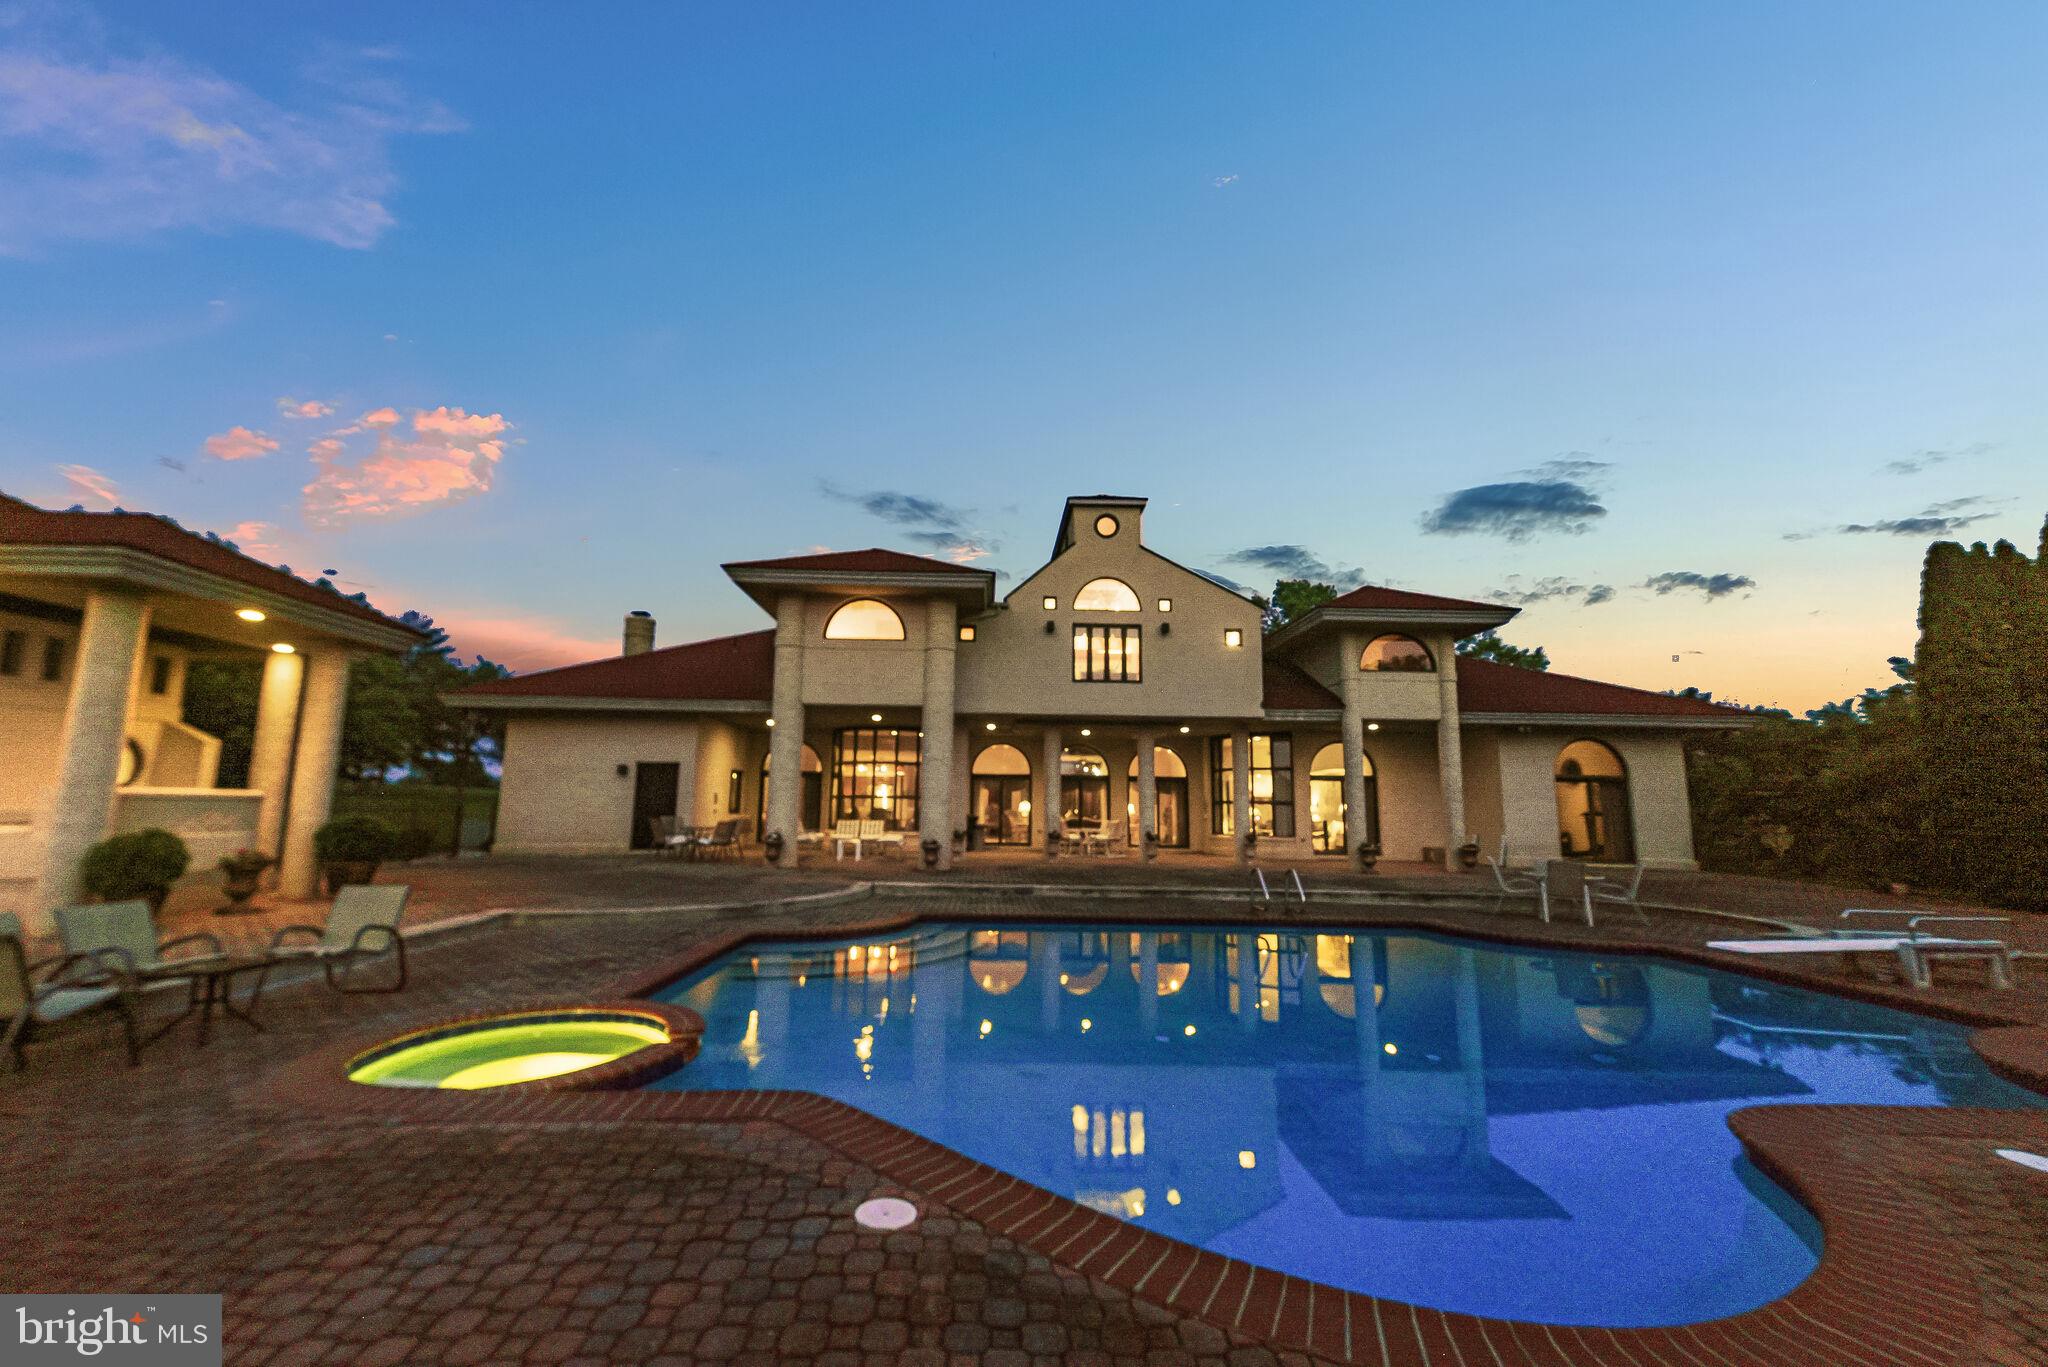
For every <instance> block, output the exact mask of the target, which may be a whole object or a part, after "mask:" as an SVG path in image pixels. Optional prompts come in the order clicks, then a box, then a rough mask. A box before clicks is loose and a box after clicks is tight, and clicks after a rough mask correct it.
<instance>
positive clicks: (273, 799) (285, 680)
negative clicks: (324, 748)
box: [249, 651, 306, 859]
mask: <svg viewBox="0 0 2048 1367" xmlns="http://www.w3.org/2000/svg"><path fill="white" fill-rule="evenodd" d="M305 677H306V658H305V656H303V655H279V654H278V653H277V652H276V651H272V652H271V653H270V654H268V655H266V656H264V657H263V678H262V681H261V682H260V683H259V684H258V685H257V689H256V736H255V739H254V740H253V741H252V742H251V743H250V746H249V786H250V787H251V788H255V789H257V790H258V791H260V792H261V793H262V794H263V805H262V806H260V807H258V808H257V810H256V848H257V849H259V850H261V851H263V853H265V854H267V855H269V856H270V857H271V858H272V859H276V858H277V857H278V856H279V855H281V854H282V853H283V852H284V813H285V797H286V793H285V785H286V784H287V783H289V782H290V780H291V772H292V730H293V728H294V726H295V725H296V723H297V722H298V719H299V688H300V686H301V685H302V684H303V683H304V681H305Z"/></svg>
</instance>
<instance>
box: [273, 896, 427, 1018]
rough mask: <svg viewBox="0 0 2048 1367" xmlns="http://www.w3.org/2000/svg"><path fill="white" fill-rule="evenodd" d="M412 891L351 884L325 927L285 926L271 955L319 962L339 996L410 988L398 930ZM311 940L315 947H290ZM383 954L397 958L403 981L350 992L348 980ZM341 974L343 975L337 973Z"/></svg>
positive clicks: (305, 945)
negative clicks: (294, 940) (361, 964)
mask: <svg viewBox="0 0 2048 1367" xmlns="http://www.w3.org/2000/svg"><path fill="white" fill-rule="evenodd" d="M411 895H412V888H411V887H410V886H408V885H407V884H404V883H351V884H349V885H348V886H346V887H344V888H343V889H342V890H341V892H340V893H339V894H338V895H337V896H336V897H335V899H334V906H333V907H332V908H330V909H329V910H328V913H327V924H326V925H325V926H306V925H295V926H285V927H284V928H282V929H281V930H279V931H278V932H277V934H276V935H274V936H272V937H271V940H270V952H271V954H272V955H274V956H276V957H277V958H280V959H311V960H314V961H316V962H318V963H319V965H320V971H321V973H322V974H323V975H324V976H325V977H326V979H327V985H328V986H329V987H331V988H333V989H334V990H335V991H336V992H397V991H400V990H401V989H403V988H404V987H405V982H406V969H405V936H403V935H401V934H400V933H399V930H398V921H399V918H400V917H402V916H404V915H405V903H406V899H407V898H409V897H410V896H411ZM305 935H310V936H312V937H313V943H311V944H290V943H287V941H289V940H290V939H291V938H292V937H294V936H305ZM384 954H395V955H396V956H397V957H398V981H397V982H395V983H392V984H391V985H390V986H389V987H351V986H349V975H350V973H352V972H353V971H354V969H355V966H356V964H357V963H358V962H360V961H361V960H364V959H374V958H377V957H379V956H381V955H384ZM337 970H339V972H338V973H337Z"/></svg>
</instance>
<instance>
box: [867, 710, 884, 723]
mask: <svg viewBox="0 0 2048 1367" xmlns="http://www.w3.org/2000/svg"><path fill="white" fill-rule="evenodd" d="M881 719H882V714H881V713H880V712H870V713H868V720H869V721H880V720H881Z"/></svg>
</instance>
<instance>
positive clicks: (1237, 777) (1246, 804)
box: [1230, 726, 1252, 864]
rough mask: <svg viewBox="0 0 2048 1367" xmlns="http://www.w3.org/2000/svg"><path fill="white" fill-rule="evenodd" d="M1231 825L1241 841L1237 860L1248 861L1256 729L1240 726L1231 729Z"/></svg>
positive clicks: (1238, 842) (1238, 845)
mask: <svg viewBox="0 0 2048 1367" xmlns="http://www.w3.org/2000/svg"><path fill="white" fill-rule="evenodd" d="M1230 813H1231V815H1230V829H1231V831H1232V832H1233V833H1234V835H1235V838H1236V841H1237V862H1238V863H1240V864H1248V863H1250V862H1251V855H1250V853H1249V852H1248V851H1247V850H1246V849H1245V839H1244V838H1245V835H1246V833H1247V832H1249V831H1250V830H1251V828H1252V733H1251V728H1250V727H1248V726H1240V727H1238V728H1237V729H1236V730H1234V731H1232V732H1231V733H1230Z"/></svg>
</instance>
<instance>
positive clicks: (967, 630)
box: [960, 627, 974, 641]
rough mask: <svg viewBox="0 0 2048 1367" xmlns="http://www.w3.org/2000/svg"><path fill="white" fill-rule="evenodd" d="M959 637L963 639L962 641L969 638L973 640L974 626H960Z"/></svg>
mask: <svg viewBox="0 0 2048 1367" xmlns="http://www.w3.org/2000/svg"><path fill="white" fill-rule="evenodd" d="M960 639H961V640H963V641H971V640H973V639H974V628H973V627H962V628H960Z"/></svg>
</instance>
